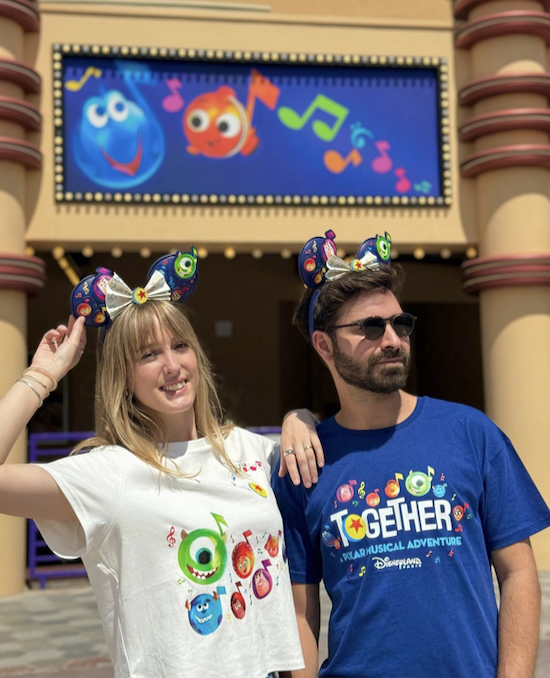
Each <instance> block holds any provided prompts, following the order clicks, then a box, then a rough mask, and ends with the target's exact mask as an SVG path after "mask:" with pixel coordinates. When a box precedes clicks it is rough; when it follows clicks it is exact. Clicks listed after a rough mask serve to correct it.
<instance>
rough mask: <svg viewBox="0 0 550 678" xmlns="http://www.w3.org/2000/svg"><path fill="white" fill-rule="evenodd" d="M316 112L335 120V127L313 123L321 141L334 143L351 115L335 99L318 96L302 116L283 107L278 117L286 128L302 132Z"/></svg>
mask: <svg viewBox="0 0 550 678" xmlns="http://www.w3.org/2000/svg"><path fill="white" fill-rule="evenodd" d="M316 111H322V112H323V113H327V114H328V115H330V116H332V117H334V118H335V122H334V124H333V125H329V124H328V123H326V122H324V121H323V120H314V121H313V123H312V129H313V132H314V134H315V135H316V136H317V137H319V139H321V140H322V141H332V140H333V139H334V138H335V137H336V135H337V134H338V132H339V131H340V128H341V127H342V125H343V124H344V120H345V119H346V118H347V116H348V113H349V108H346V107H345V106H342V105H341V104H339V103H337V102H336V101H334V100H333V99H329V98H328V97H326V96H324V94H318V95H317V96H316V97H315V99H314V100H313V101H312V102H311V104H310V105H309V106H308V107H307V109H306V111H305V112H304V113H303V114H302V115H300V114H299V113H297V112H296V111H294V110H293V109H292V108H288V107H287V106H281V108H279V110H278V111H277V115H278V116H279V120H280V121H281V122H282V123H283V125H284V126H285V127H288V128H289V129H293V130H301V129H302V128H303V127H304V126H305V125H306V123H307V122H308V121H309V119H310V118H311V117H312V116H313V114H314V113H315V112H316Z"/></svg>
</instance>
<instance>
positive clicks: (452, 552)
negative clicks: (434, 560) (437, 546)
mask: <svg viewBox="0 0 550 678" xmlns="http://www.w3.org/2000/svg"><path fill="white" fill-rule="evenodd" d="M454 554H455V552H454V549H451V550H450V551H449V556H450V557H451V558H452V557H453V556H454Z"/></svg>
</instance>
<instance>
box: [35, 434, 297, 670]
mask: <svg viewBox="0 0 550 678" xmlns="http://www.w3.org/2000/svg"><path fill="white" fill-rule="evenodd" d="M225 445H226V450H227V452H228V454H229V456H230V457H231V459H232V460H233V461H234V462H235V463H237V465H239V466H240V468H241V469H242V471H243V472H244V476H243V477H242V478H241V477H239V476H235V475H233V474H232V473H231V472H230V471H229V470H228V469H227V468H225V467H224V466H223V465H222V464H220V463H219V462H218V461H217V459H216V457H215V456H214V453H213V451H212V449H211V447H210V446H209V444H208V443H207V442H206V440H204V439H201V440H192V441H190V442H186V443H174V444H171V445H170V446H169V449H168V453H167V456H169V457H170V458H171V459H172V460H173V461H174V462H176V464H177V465H178V467H179V469H180V470H182V471H185V472H186V473H192V474H196V475H194V477H188V478H173V477H171V476H167V475H166V474H161V473H159V472H158V471H156V470H155V469H153V468H151V467H150V466H148V465H147V464H146V463H145V462H143V461H141V460H140V459H139V458H137V457H136V456H135V455H133V454H132V453H131V452H129V451H128V450H126V449H124V448H122V447H117V446H109V447H101V448H97V449H95V450H92V451H91V452H90V453H87V454H80V455H77V456H73V457H68V458H65V459H61V460H59V461H55V462H53V463H51V464H45V465H43V466H42V468H44V469H45V470H46V471H48V473H50V474H51V476H52V477H53V478H54V480H55V481H56V483H57V484H58V485H59V487H60V488H61V490H62V492H63V493H64V494H65V496H66V497H67V499H68V500H69V503H70V504H71V506H72V507H73V509H74V511H75V513H76V515H77V517H78V520H79V522H69V523H66V522H65V523H64V522H58V521H51V520H40V519H38V520H36V523H37V524H38V527H39V529H40V531H41V533H42V535H43V537H44V539H45V540H46V542H47V543H48V545H49V546H50V548H51V549H52V550H53V551H54V552H56V553H57V554H58V555H60V556H62V557H64V558H67V557H69V558H70V557H79V556H80V557H82V560H83V561H84V563H85V565H86V569H87V571H88V575H89V577H90V581H91V584H92V586H93V589H94V592H95V595H96V598H97V603H98V607H99V611H100V614H101V620H102V623H103V628H104V631H105V636H106V640H107V646H108V648H109V653H110V655H111V659H112V661H113V664H114V666H115V676H116V678H130V677H131V678H182V677H183V676H185V678H187V677H191V678H209V677H212V678H215V677H216V678H217V677H218V676H228V677H231V678H241V677H242V678H265V676H267V674H268V673H270V672H272V671H284V670H293V669H299V668H303V666H304V663H303V659H302V653H301V649H300V642H299V637H298V630H297V625H296V619H295V615H294V606H293V602H292V592H291V586H290V579H289V575H288V567H287V563H286V553H285V551H284V543H283V526H282V520H281V516H280V514H279V510H278V508H277V504H276V500H275V497H274V495H273V492H272V490H271V487H270V483H269V479H270V473H271V463H272V461H274V457H275V456H276V454H277V453H278V448H277V446H276V445H275V444H274V443H273V442H272V441H270V440H268V439H267V438H265V437H263V436H259V435H255V434H253V433H250V432H248V431H245V430H243V429H239V428H235V429H233V431H231V433H230V434H229V435H228V437H227V439H226V441H225Z"/></svg>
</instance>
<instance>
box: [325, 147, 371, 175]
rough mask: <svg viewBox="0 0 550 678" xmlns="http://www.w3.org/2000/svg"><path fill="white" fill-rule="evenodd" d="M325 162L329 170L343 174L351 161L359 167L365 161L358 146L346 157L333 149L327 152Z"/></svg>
mask: <svg viewBox="0 0 550 678" xmlns="http://www.w3.org/2000/svg"><path fill="white" fill-rule="evenodd" d="M323 162H324V163H325V167H326V168H327V169H328V171H329V172H332V173H333V174H342V172H343V171H344V170H345V169H346V167H347V166H348V165H349V164H350V163H351V164H352V165H353V166H354V167H357V166H358V165H360V164H361V163H362V162H363V158H362V156H361V153H359V151H358V150H357V149H356V148H354V149H353V150H352V151H350V152H349V153H348V155H346V157H345V158H343V157H342V156H341V155H340V153H338V151H332V150H331V151H327V152H326V153H325V155H324V156H323Z"/></svg>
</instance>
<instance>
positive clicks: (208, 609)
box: [185, 591, 223, 636]
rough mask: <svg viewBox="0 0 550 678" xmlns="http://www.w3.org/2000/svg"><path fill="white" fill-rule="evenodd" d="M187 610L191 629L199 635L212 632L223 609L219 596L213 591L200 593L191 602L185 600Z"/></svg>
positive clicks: (219, 621)
mask: <svg viewBox="0 0 550 678" xmlns="http://www.w3.org/2000/svg"><path fill="white" fill-rule="evenodd" d="M185 607H186V608H187V609H188V611H189V623H190V624H191V628H192V629H193V631H196V632H197V633H199V634H200V635H201V636H208V635H210V634H211V633H214V631H216V629H217V628H218V627H219V626H220V624H221V623H222V620H223V610H222V604H221V600H220V597H219V596H218V594H217V593H216V592H215V591H214V592H213V593H201V594H200V595H198V596H197V597H196V598H193V600H192V601H191V602H189V601H188V600H187V601H185Z"/></svg>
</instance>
